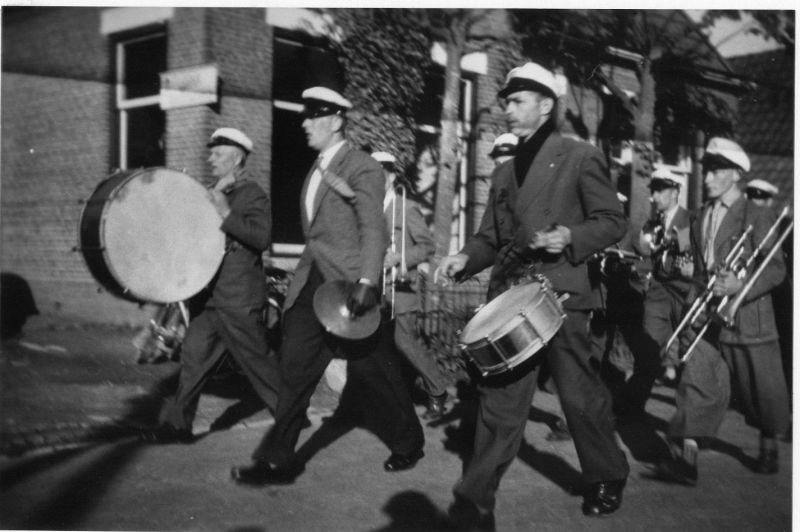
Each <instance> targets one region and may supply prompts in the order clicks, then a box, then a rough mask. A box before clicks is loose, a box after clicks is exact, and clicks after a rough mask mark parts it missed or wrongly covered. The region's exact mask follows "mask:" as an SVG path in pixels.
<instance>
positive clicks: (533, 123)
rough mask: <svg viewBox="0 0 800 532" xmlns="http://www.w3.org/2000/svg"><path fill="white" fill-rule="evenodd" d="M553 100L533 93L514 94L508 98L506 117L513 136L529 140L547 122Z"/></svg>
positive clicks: (519, 92)
mask: <svg viewBox="0 0 800 532" xmlns="http://www.w3.org/2000/svg"><path fill="white" fill-rule="evenodd" d="M552 108H553V100H552V99H551V98H547V97H545V96H542V95H540V94H539V93H536V92H533V91H518V92H512V93H511V94H509V95H508V96H507V97H506V101H505V110H504V112H505V115H506V120H507V121H508V127H509V129H510V130H511V132H512V133H513V134H515V135H516V136H518V137H520V138H527V137H528V136H530V135H531V134H533V133H534V132H535V131H536V130H537V129H539V126H541V125H542V124H543V123H544V122H545V121H546V120H547V117H548V115H549V113H550V111H551V110H552Z"/></svg>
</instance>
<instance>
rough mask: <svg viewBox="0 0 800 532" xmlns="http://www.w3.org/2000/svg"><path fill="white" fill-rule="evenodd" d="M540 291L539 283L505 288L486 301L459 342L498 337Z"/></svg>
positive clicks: (517, 319)
mask: <svg viewBox="0 0 800 532" xmlns="http://www.w3.org/2000/svg"><path fill="white" fill-rule="evenodd" d="M540 291H541V285H540V284H539V283H527V284H523V285H518V286H514V287H512V288H510V289H509V290H506V291H505V292H503V293H502V294H500V295H499V296H497V297H496V298H494V299H493V300H491V301H490V302H489V303H487V304H486V305H485V306H484V307H483V308H481V310H480V311H479V312H478V313H477V314H475V316H474V317H473V318H472V319H471V320H469V323H467V325H466V326H465V327H464V329H463V330H462V332H461V337H460V338H459V340H460V342H461V343H463V344H471V343H473V342H476V341H479V340H482V339H484V338H487V337H498V336H502V335H503V334H505V332H507V331H508V330H510V329H513V328H514V326H515V325H517V324H518V322H519V320H521V319H523V318H522V317H521V316H520V315H519V313H520V311H523V310H525V309H526V308H527V307H528V306H529V305H530V304H531V302H532V301H533V300H534V299H535V298H536V296H537V295H538V294H539V292H540Z"/></svg>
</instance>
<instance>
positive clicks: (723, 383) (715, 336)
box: [655, 137, 789, 486]
mask: <svg viewBox="0 0 800 532" xmlns="http://www.w3.org/2000/svg"><path fill="white" fill-rule="evenodd" d="M703 168H704V171H705V173H706V177H705V185H706V189H707V193H708V201H707V202H706V204H705V205H704V206H703V208H702V209H701V211H700V213H699V215H698V216H697V217H696V218H695V219H694V220H693V222H692V225H691V235H690V238H691V245H692V253H693V257H694V275H695V282H696V284H697V285H698V286H706V285H707V283H708V282H710V277H711V276H712V274H714V273H716V275H717V276H716V278H715V279H716V280H715V282H714V284H713V287H712V288H711V291H712V294H713V296H714V297H716V298H723V297H726V296H727V297H728V298H733V296H735V295H737V294H738V292H739V291H740V290H741V289H742V287H743V283H744V281H743V280H742V279H741V278H740V277H739V276H737V275H736V272H735V271H732V270H731V269H725V270H720V269H719V268H720V265H721V263H722V262H723V261H724V260H725V259H726V257H727V256H728V254H729V252H730V250H731V248H732V247H733V245H734V243H735V242H736V241H737V240H739V239H740V237H741V235H743V234H745V233H746V228H747V227H748V226H752V228H753V230H752V233H750V236H749V237H748V238H746V239H745V241H744V248H743V257H745V258H747V257H750V256H752V254H753V253H754V250H756V249H757V247H758V245H759V243H762V242H765V243H766V247H765V248H764V249H765V250H769V249H770V247H771V245H770V244H771V242H774V241H775V239H774V238H772V239H769V241H765V238H766V237H767V233H768V231H769V229H770V227H771V226H772V225H773V221H774V220H775V216H774V214H773V213H772V212H771V211H770V210H769V209H767V208H765V207H760V206H758V205H756V204H755V203H753V202H752V201H748V200H747V198H746V197H745V195H744V194H743V193H742V190H741V188H740V186H741V180H742V176H743V174H744V173H745V172H747V171H749V170H750V160H749V158H748V157H747V154H746V153H745V152H744V150H743V149H742V148H741V147H740V146H739V145H738V144H736V143H735V142H733V141H732V140H729V139H725V138H720V137H715V138H712V139H711V140H710V141H709V143H708V147H707V149H706V153H705V156H704V158H703ZM764 253H766V251H765V252H762V253H760V254H759V255H761V256H763V254H764ZM759 258H761V257H759ZM757 264H758V262H756V265H757ZM751 273H752V269H751V271H748V272H746V274H748V275H749V274H751ZM785 275H786V268H785V265H784V260H783V256H782V254H780V253H776V254H775V255H774V257H773V258H772V259H771V260H770V261H769V262H768V263H767V264H766V266H765V269H764V271H763V273H762V275H760V276H759V277H758V278H757V280H756V282H755V283H754V284H753V287H752V289H751V290H750V292H748V293H747V299H746V300H745V301H744V304H743V305H742V306H741V307H740V308H739V310H738V312H737V313H736V316H735V321H734V323H733V325H732V326H722V327H720V326H719V325H717V323H716V322H712V327H711V330H710V331H709V332H707V333H706V334H705V335H704V339H703V340H701V341H700V342H699V344H698V350H697V351H695V352H693V353H692V354H691V356H690V357H688V358H687V359H686V361H685V363H684V365H683V368H682V372H681V376H680V381H679V384H678V389H677V391H676V398H675V401H676V407H677V408H676V412H675V414H674V415H673V417H672V419H671V420H670V424H669V429H668V431H667V435H668V437H669V440H670V444H671V447H672V451H673V452H672V456H671V458H670V459H668V460H664V461H662V462H660V463H659V464H657V467H656V469H655V475H656V478H659V479H663V480H667V481H673V482H678V483H682V484H686V485H691V486H693V485H696V484H697V479H698V469H697V454H698V442H697V439H698V438H699V437H713V436H715V435H716V432H717V429H718V428H719V425H720V424H721V422H722V418H723V416H724V414H725V410H726V409H727V407H728V401H729V398H730V387H731V384H732V386H733V391H734V396H735V398H736V399H737V400H738V405H739V407H740V409H741V410H742V412H743V413H744V415H745V420H746V421H747V423H748V424H750V425H752V426H755V427H757V428H758V429H759V431H760V433H761V440H760V453H759V457H758V461H757V464H756V466H755V470H756V472H759V473H767V474H768V473H776V472H777V471H778V447H777V443H776V439H775V437H776V435H779V434H783V432H784V431H785V430H786V427H787V426H788V423H789V412H788V405H789V401H788V397H787V390H786V382H785V380H784V375H783V370H782V368H781V359H780V350H779V348H778V334H777V331H776V328H775V318H774V315H773V309H772V300H771V298H770V291H771V290H772V289H773V288H774V287H775V286H777V285H778V284H779V283H780V282H781V281H782V280H783V278H784V276H785ZM711 310H712V309H710V308H709V309H707V311H706V314H710V312H711ZM706 319H711V318H710V317H708V316H707V317H706ZM695 335H696V332H695V331H693V330H692V328H687V329H686V334H685V335H684V338H682V341H681V342H675V343H674V344H673V346H674V348H675V349H677V350H679V349H680V347H681V345H686V344H687V342H689V341H692V340H694V339H695V338H694V336H695ZM716 347H718V348H719V351H717V349H716ZM720 352H721V356H720Z"/></svg>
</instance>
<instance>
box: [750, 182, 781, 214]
mask: <svg viewBox="0 0 800 532" xmlns="http://www.w3.org/2000/svg"><path fill="white" fill-rule="evenodd" d="M778 192H779V190H778V187H776V186H775V185H773V184H772V183H769V182H767V181H764V180H763V179H751V180H750V181H748V182H747V187H746V188H745V194H747V199H749V200H751V201H752V202H753V203H755V204H756V205H758V206H760V207H772V204H773V203H774V201H775V196H777V195H778Z"/></svg>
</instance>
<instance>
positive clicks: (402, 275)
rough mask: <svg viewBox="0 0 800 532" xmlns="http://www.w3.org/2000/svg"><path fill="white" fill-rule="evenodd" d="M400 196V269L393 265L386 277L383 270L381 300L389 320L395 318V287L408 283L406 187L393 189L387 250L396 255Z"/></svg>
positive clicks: (398, 186)
mask: <svg viewBox="0 0 800 532" xmlns="http://www.w3.org/2000/svg"><path fill="white" fill-rule="evenodd" d="M398 193H399V194H400V267H399V268H398V267H397V266H396V265H393V266H392V267H391V268H389V273H388V275H387V273H386V270H385V269H384V270H383V299H384V301H388V302H389V309H390V316H391V318H390V319H394V316H395V300H396V292H397V286H398V285H402V284H407V283H408V265H407V263H406V198H407V194H406V187H404V186H403V185H397V186H396V187H395V188H394V191H393V194H392V197H391V201H390V206H391V209H392V218H391V220H392V230H391V234H390V236H389V250H390V251H391V252H392V255H394V254H396V253H397V231H396V224H397V195H398Z"/></svg>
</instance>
